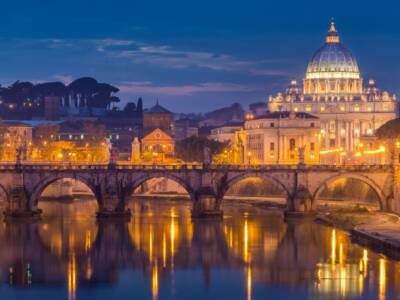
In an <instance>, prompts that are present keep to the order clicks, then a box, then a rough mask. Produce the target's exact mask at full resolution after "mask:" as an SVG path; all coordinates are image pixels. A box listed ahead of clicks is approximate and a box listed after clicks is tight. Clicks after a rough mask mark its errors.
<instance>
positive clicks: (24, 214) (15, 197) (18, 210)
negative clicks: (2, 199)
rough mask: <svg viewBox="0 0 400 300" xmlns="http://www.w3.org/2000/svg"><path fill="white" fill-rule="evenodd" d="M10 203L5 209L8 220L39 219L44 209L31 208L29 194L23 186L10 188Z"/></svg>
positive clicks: (5, 216)
mask: <svg viewBox="0 0 400 300" xmlns="http://www.w3.org/2000/svg"><path fill="white" fill-rule="evenodd" d="M7 200H8V201H7V202H8V205H7V207H6V209H5V211H4V218H5V220H6V221H12V220H27V221H32V220H33V221H34V220H39V219H40V215H41V214H42V210H41V209H39V208H31V206H30V204H29V200H28V196H27V194H26V192H25V188H24V187H23V186H15V187H13V188H12V189H11V190H10V193H9V199H7Z"/></svg>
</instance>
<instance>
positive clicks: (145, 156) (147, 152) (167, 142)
mask: <svg viewBox="0 0 400 300" xmlns="http://www.w3.org/2000/svg"><path fill="white" fill-rule="evenodd" d="M141 143H142V160H143V161H145V162H153V163H165V162H172V161H173V159H174V153H175V140H174V139H173V138H172V137H171V136H170V135H169V134H167V133H166V132H164V131H163V130H161V129H159V128H157V129H155V130H153V131H152V132H150V133H149V134H148V135H146V136H145V137H144V138H143V139H142V141H141Z"/></svg>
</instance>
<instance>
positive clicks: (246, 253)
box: [243, 220, 249, 262]
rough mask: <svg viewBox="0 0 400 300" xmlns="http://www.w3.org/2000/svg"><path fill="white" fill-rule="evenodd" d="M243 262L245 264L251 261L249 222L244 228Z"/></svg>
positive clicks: (245, 223) (245, 222)
mask: <svg viewBox="0 0 400 300" xmlns="http://www.w3.org/2000/svg"><path fill="white" fill-rule="evenodd" d="M243 260H244V261H245V262H248V261H249V227H248V224H247V220H245V221H244V228H243Z"/></svg>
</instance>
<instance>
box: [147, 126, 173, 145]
mask: <svg viewBox="0 0 400 300" xmlns="http://www.w3.org/2000/svg"><path fill="white" fill-rule="evenodd" d="M155 140H156V141H157V140H171V141H173V140H174V139H173V138H172V137H171V136H170V135H169V134H168V133H166V132H165V131H163V130H161V129H160V128H156V129H154V130H153V131H151V132H150V133H149V134H147V135H146V136H144V137H143V138H142V141H143V142H147V141H155Z"/></svg>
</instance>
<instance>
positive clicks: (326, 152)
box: [319, 148, 343, 154]
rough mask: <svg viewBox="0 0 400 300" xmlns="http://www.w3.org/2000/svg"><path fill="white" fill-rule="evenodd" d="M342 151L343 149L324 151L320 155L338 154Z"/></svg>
mask: <svg viewBox="0 0 400 300" xmlns="http://www.w3.org/2000/svg"><path fill="white" fill-rule="evenodd" d="M342 151H343V148H334V149H328V150H322V151H320V152H319V154H329V153H337V152H342Z"/></svg>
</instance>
